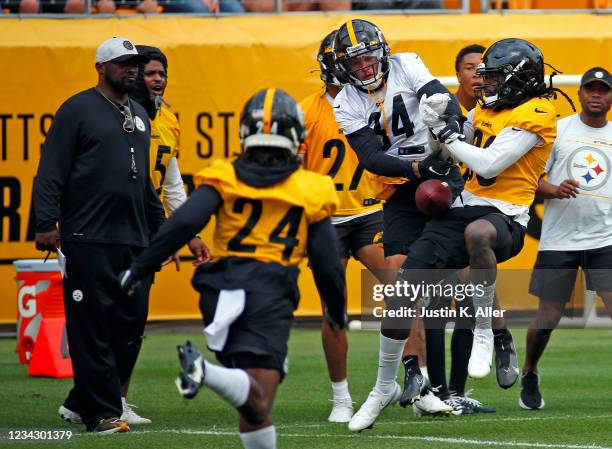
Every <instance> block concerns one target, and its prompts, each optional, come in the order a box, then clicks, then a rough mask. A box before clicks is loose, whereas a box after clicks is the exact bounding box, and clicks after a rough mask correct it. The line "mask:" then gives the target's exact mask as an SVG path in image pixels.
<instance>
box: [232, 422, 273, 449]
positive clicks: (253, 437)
mask: <svg viewBox="0 0 612 449" xmlns="http://www.w3.org/2000/svg"><path fill="white" fill-rule="evenodd" d="M240 439H241V440H242V445H243V446H244V449H276V427H274V426H269V427H264V428H263V429H259V430H255V431H253V432H246V433H242V432H240Z"/></svg>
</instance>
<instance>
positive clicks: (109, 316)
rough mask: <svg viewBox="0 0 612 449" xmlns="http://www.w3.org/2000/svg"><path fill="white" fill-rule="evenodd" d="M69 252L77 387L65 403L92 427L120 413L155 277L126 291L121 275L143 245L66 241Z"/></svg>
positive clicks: (69, 317)
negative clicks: (122, 386)
mask: <svg viewBox="0 0 612 449" xmlns="http://www.w3.org/2000/svg"><path fill="white" fill-rule="evenodd" d="M62 251H63V253H64V254H65V255H66V263H67V268H66V274H67V277H66V278H64V308H65V310H66V327H67V330H68V344H69V348H70V357H71V359H72V368H73V371H74V387H73V389H72V390H71V391H70V393H69V395H68V398H67V399H66V401H65V402H64V406H66V407H67V408H69V409H71V410H73V411H75V412H78V413H79V414H80V415H81V418H82V419H83V422H84V424H85V425H86V426H87V428H88V429H90V430H91V429H92V428H93V427H95V426H96V424H97V423H98V422H99V421H100V419H104V418H110V417H114V416H121V413H122V404H121V385H122V384H123V382H125V381H126V380H127V379H128V378H129V377H130V375H131V373H132V370H133V368H134V365H135V364H136V359H137V358H138V352H139V351H140V347H141V344H142V335H143V332H144V327H145V323H146V320H147V312H148V297H149V290H150V288H151V280H152V276H151V277H150V278H147V279H146V281H145V282H143V283H142V284H140V286H139V287H138V288H137V289H136V291H135V292H134V295H133V296H131V297H127V296H126V295H125V294H124V293H123V292H122V291H121V290H120V289H119V284H118V280H117V279H118V275H119V273H120V272H121V271H123V270H125V269H127V268H129V266H130V264H131V263H132V260H133V259H134V258H135V257H136V256H137V255H138V254H139V253H140V252H141V251H142V248H138V247H130V246H126V245H110V244H93V243H74V242H62Z"/></svg>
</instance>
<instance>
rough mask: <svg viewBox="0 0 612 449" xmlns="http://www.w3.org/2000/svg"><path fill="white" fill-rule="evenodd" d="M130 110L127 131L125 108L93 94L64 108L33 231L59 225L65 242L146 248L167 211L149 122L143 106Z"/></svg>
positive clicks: (40, 185) (50, 143)
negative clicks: (152, 170)
mask: <svg viewBox="0 0 612 449" xmlns="http://www.w3.org/2000/svg"><path fill="white" fill-rule="evenodd" d="M130 106H131V110H132V113H133V114H134V120H135V124H136V127H135V128H136V129H135V130H134V132H132V133H128V132H126V131H125V130H124V129H123V122H124V119H125V117H124V115H123V114H122V113H121V111H119V109H118V108H117V107H116V106H115V105H114V104H112V103H110V102H109V100H107V99H106V98H104V97H103V96H102V94H101V93H99V92H98V91H96V90H95V89H88V90H86V91H84V92H80V93H78V94H76V95H74V96H73V97H71V98H69V99H68V100H67V101H66V102H65V103H64V104H62V106H61V107H60V108H59V110H58V111H57V114H56V115H55V119H54V120H53V124H52V126H51V129H50V130H49V133H48V134H47V139H46V141H45V145H44V147H43V150H42V153H41V158H40V164H39V166H38V174H37V177H36V183H35V187H34V196H33V201H34V208H35V214H36V232H49V231H51V230H53V229H54V228H55V226H56V223H58V222H59V230H60V236H61V239H62V240H63V241H74V242H89V243H112V244H124V245H132V246H147V245H148V242H149V237H150V236H151V235H152V234H153V233H155V232H156V231H157V229H158V228H159V226H160V225H161V223H162V222H163V220H164V212H163V208H162V206H161V203H160V201H159V198H158V196H157V195H156V194H155V191H154V189H153V185H152V184H151V180H150V177H149V144H150V128H149V119H148V116H147V114H146V112H145V110H144V109H143V108H142V106H140V105H139V104H138V103H136V102H134V101H130ZM132 149H133V155H134V157H133V161H134V162H135V170H134V168H133V167H132Z"/></svg>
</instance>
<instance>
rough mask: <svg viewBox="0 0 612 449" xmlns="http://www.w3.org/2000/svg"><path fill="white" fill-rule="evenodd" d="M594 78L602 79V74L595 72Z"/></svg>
mask: <svg viewBox="0 0 612 449" xmlns="http://www.w3.org/2000/svg"><path fill="white" fill-rule="evenodd" d="M595 78H603V72H595Z"/></svg>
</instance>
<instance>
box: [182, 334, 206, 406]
mask: <svg viewBox="0 0 612 449" xmlns="http://www.w3.org/2000/svg"><path fill="white" fill-rule="evenodd" d="M176 350H177V351H178V356H179V362H180V364H181V371H180V372H179V375H178V377H177V378H176V380H175V384H176V388H178V391H179V393H180V394H181V395H182V396H183V397H184V398H185V399H192V398H194V397H195V396H196V395H197V394H198V391H199V390H200V388H201V387H202V385H204V374H205V371H204V360H203V359H202V354H200V350H199V349H198V347H197V346H196V345H193V344H191V342H190V341H189V340H188V341H187V342H186V343H185V344H184V345H178V346H177V347H176Z"/></svg>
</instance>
